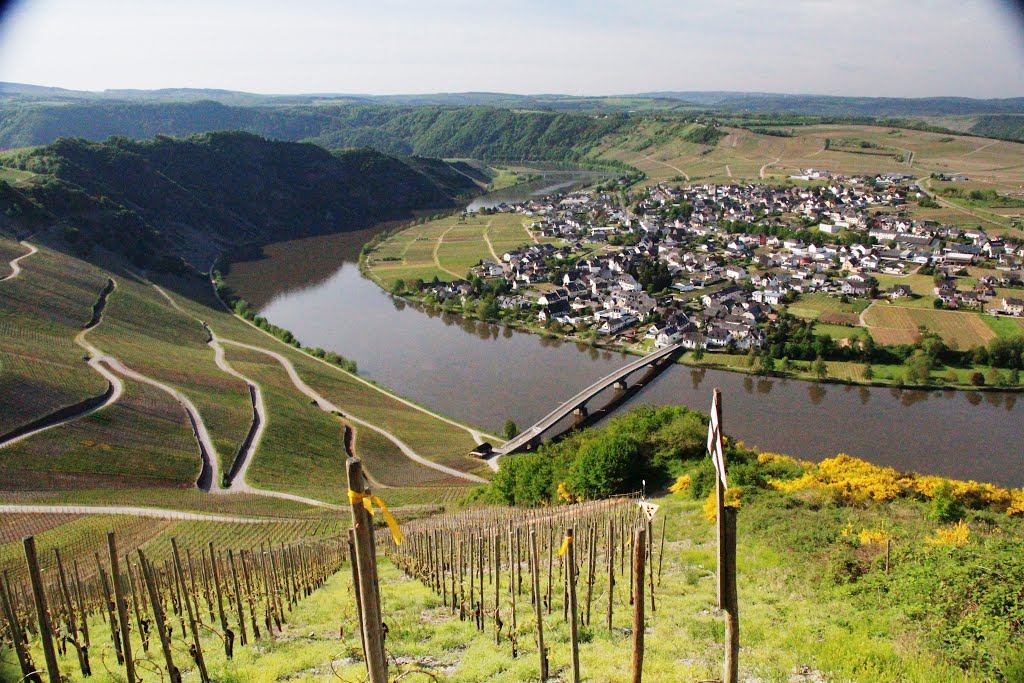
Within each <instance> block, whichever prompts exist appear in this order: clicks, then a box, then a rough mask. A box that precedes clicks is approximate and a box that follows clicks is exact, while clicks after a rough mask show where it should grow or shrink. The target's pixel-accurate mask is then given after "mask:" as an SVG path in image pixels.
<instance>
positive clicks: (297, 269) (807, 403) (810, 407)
mask: <svg viewBox="0 0 1024 683" xmlns="http://www.w3.org/2000/svg"><path fill="white" fill-rule="evenodd" d="M510 199H512V197H511V196H510ZM504 201H508V200H507V199H506V200H504ZM373 234H374V230H372V229H370V230H361V231H357V232H349V233H341V234H337V235H329V236H324V237H313V238H306V239H301V240H294V241H290V242H282V243H278V244H274V245H270V246H268V247H266V248H265V249H264V250H263V257H262V258H258V259H253V260H246V261H239V262H236V263H234V264H232V266H231V268H230V271H229V274H228V281H229V282H230V283H231V285H232V286H233V287H234V288H235V289H236V291H238V292H239V293H240V294H241V295H242V296H243V297H244V298H246V299H247V300H249V301H250V302H252V303H253V304H254V305H256V306H257V308H258V309H259V310H260V312H261V313H262V314H263V315H264V316H266V317H267V318H268V319H269V320H270V321H272V322H273V323H274V324H276V325H280V326H282V327H284V328H287V329H289V330H291V331H292V332H293V333H294V334H295V336H296V337H297V338H298V339H299V340H300V341H301V342H302V344H303V345H306V346H320V347H323V348H325V349H330V350H333V351H336V352H337V353H340V354H342V355H344V356H345V357H347V358H351V359H353V360H355V361H356V362H357V363H358V366H359V372H360V374H361V375H363V376H365V377H368V378H370V379H373V380H375V381H377V382H379V383H380V384H382V385H384V386H386V387H389V388H391V389H394V390H396V391H398V392H399V393H401V394H403V395H405V396H407V397H409V398H411V399H412V400H414V401H417V402H419V403H421V404H423V405H426V406H429V407H430V408H433V409H435V410H437V411H439V412H442V413H445V414H448V415H451V416H452V417H454V418H456V419H459V420H462V421H464V422H467V423H470V424H473V425H477V426H480V427H483V428H485V429H488V430H491V431H495V430H498V429H499V428H500V426H501V424H502V423H503V422H504V420H505V419H506V418H510V419H512V420H514V421H515V422H516V424H517V425H519V426H520V428H525V427H526V426H528V425H530V424H533V422H535V421H537V420H538V419H540V418H541V417H543V416H544V415H545V414H546V413H547V412H548V411H550V410H551V409H552V408H554V407H555V406H556V405H557V404H559V403H561V402H562V401H563V400H565V399H567V398H569V397H570V396H572V395H573V394H575V393H576V392H577V391H578V390H579V389H581V388H582V387H584V386H587V385H588V384H590V383H592V382H593V381H595V380H597V379H598V378H600V377H602V376H604V375H606V374H608V373H609V372H611V371H612V370H614V369H615V368H617V367H620V366H622V365H624V364H625V363H626V362H627V360H628V359H627V358H626V357H624V356H623V355H622V354H619V353H611V352H607V351H603V350H597V349H592V348H589V347H586V346H584V345H578V344H575V343H565V342H559V341H552V340H545V339H542V338H541V337H538V336H536V335H530V334H526V333H522V332H518V331H514V330H511V329H509V328H503V327H500V326H497V325H490V324H486V323H482V322H479V321H473V320H463V319H461V318H458V317H456V316H453V315H448V314H437V313H428V312H425V311H422V310H420V309H419V307H416V306H412V305H409V304H407V303H405V302H404V301H402V300H397V299H393V298H392V297H391V296H389V295H388V294H386V293H385V292H384V291H383V290H381V289H380V288H379V287H377V285H375V284H374V283H373V282H371V281H370V280H368V279H366V278H364V277H363V276H362V275H361V274H360V272H359V268H358V264H357V259H358V254H359V248H360V247H361V246H362V244H363V243H365V242H366V241H367V240H368V239H369V238H370V237H371V236H372V235H373ZM716 387H717V388H720V389H721V390H722V393H723V408H724V410H723V413H724V416H723V421H724V423H725V429H726V431H727V432H728V433H729V434H732V435H734V436H735V437H737V438H739V439H742V440H744V441H745V442H746V443H747V444H749V445H756V446H757V447H758V448H761V449H762V450H771V451H775V452H780V453H788V454H790V455H793V456H797V457H800V458H805V459H809V460H821V459H822V458H826V457H830V456H833V455H835V454H837V453H840V452H842V453H849V454H851V455H856V456H860V457H863V458H865V459H868V460H870V461H872V462H876V463H879V464H884V465H891V466H894V467H897V468H900V469H913V470H917V471H920V472H926V473H930V474H939V475H943V476H949V477H955V478H960V479H977V480H979V481H990V482H994V483H998V484H1002V485H1006V486H1020V485H1021V484H1022V483H1024V401H1019V400H1018V399H1019V398H1024V396H1019V395H1017V394H1014V393H1002V392H985V393H977V392H956V391H943V390H936V391H908V390H898V389H889V388H876V387H857V386H850V385H840V384H818V383H812V382H801V381H795V380H781V379H763V378H756V377H751V376H749V375H741V374H737V373H730V372H723V371H716V370H696V369H693V368H689V367H685V366H681V365H677V366H674V367H672V368H669V369H668V370H666V371H665V372H664V373H662V374H661V375H659V376H658V377H657V378H656V379H654V380H653V381H652V382H651V383H650V385H649V386H647V387H646V388H644V389H643V390H642V391H640V392H639V393H638V394H637V395H636V396H634V397H633V398H631V399H630V400H629V401H627V402H626V403H625V404H624V405H623V406H622V407H620V408H619V409H618V410H620V411H621V410H625V409H628V408H629V407H630V406H631V405H637V404H640V403H651V404H655V405H667V404H678V405H685V406H688V407H690V408H695V409H698V410H703V411H707V410H708V408H709V406H710V403H711V392H712V389H714V388H716ZM600 400H601V397H598V401H600Z"/></svg>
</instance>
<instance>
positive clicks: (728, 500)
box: [704, 486, 742, 522]
mask: <svg viewBox="0 0 1024 683" xmlns="http://www.w3.org/2000/svg"><path fill="white" fill-rule="evenodd" d="M741 493H742V489H741V488H740V487H739V486H733V487H732V488H728V489H726V490H725V507H727V508H734V509H736V510H739V508H740V494H741ZM704 518H705V519H706V520H708V521H709V522H713V521H715V520H716V519H718V499H717V498H716V496H715V492H714V491H713V490H712V491H711V495H709V496H708V497H707V500H705V501H704Z"/></svg>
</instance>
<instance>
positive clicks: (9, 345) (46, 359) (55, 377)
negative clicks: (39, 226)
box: [0, 240, 107, 433]
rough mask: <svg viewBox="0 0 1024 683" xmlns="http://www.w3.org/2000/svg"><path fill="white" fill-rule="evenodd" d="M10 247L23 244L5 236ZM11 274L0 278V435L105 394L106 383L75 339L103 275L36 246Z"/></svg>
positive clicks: (80, 263) (78, 262)
mask: <svg viewBox="0 0 1024 683" xmlns="http://www.w3.org/2000/svg"><path fill="white" fill-rule="evenodd" d="M4 243H5V244H6V245H7V247H9V249H8V251H11V250H13V249H15V248H17V250H18V252H17V253H19V254H20V253H24V249H23V248H21V247H20V246H17V245H15V244H14V243H13V242H11V241H6V240H5V241H4ZM21 265H22V272H21V275H19V276H18V277H17V278H15V279H14V280H9V281H7V282H2V283H0V297H2V298H0V302H2V305H0V404H2V405H3V406H4V409H3V410H2V411H0V433H3V432H6V431H8V430H10V429H13V428H14V427H17V426H19V425H22V424H25V423H27V422H30V421H32V420H35V419H38V418H40V417H43V416H45V415H48V414H50V413H52V412H54V411H55V410H57V409H59V408H62V407H65V406H68V405H72V404H75V403H77V402H79V401H81V400H82V399H85V398H87V397H90V396H97V395H99V394H102V393H103V392H104V391H105V390H106V388H107V382H106V380H105V379H103V378H102V377H101V376H100V375H99V374H98V373H97V372H95V371H94V370H92V369H91V368H90V367H88V366H87V365H86V364H85V362H84V361H83V355H84V353H85V352H84V351H83V350H82V348H81V347H79V346H77V345H76V344H75V343H74V337H75V335H76V334H78V332H79V331H81V329H82V326H83V325H84V324H85V323H86V322H88V320H89V318H90V316H91V315H92V305H93V303H94V302H95V301H96V297H97V295H98V294H99V291H100V289H101V288H102V287H103V285H104V283H105V282H106V277H105V276H104V274H103V273H102V272H101V271H100V270H99V269H98V268H94V267H93V266H90V265H89V264H86V263H84V262H82V261H78V260H76V259H71V258H68V257H66V256H64V255H63V254H60V253H59V252H55V251H51V250H49V249H46V248H40V250H39V253H38V254H36V255H34V256H32V257H30V258H28V259H26V260H24V261H22V263H21Z"/></svg>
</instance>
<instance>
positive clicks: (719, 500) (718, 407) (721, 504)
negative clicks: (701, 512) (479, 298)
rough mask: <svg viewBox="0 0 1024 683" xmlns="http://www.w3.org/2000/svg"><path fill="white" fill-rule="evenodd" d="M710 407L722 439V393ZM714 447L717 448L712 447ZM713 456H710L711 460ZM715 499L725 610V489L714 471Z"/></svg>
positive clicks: (722, 606)
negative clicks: (723, 511) (723, 512)
mask: <svg viewBox="0 0 1024 683" xmlns="http://www.w3.org/2000/svg"><path fill="white" fill-rule="evenodd" d="M712 407H713V410H714V415H712V416H711V419H712V420H715V421H716V422H717V424H718V439H719V441H721V439H722V392H721V391H719V390H718V389H715V392H714V398H713V399H712ZM713 447H716V448H717V446H713ZM714 457H715V456H714V455H713V454H712V458H714ZM715 499H716V505H717V508H716V509H717V510H718V514H716V515H715V521H716V523H717V526H718V608H719V609H725V572H724V567H725V564H726V559H725V545H726V542H727V541H726V535H727V532H726V529H725V515H723V514H722V510H724V509H725V487H724V486H723V485H722V473H721V472H719V471H718V469H717V467H716V469H715Z"/></svg>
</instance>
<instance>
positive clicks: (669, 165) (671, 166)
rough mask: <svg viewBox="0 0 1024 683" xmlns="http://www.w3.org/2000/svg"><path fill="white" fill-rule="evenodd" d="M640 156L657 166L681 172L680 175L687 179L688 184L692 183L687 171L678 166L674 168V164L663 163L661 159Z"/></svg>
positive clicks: (644, 155)
mask: <svg viewBox="0 0 1024 683" xmlns="http://www.w3.org/2000/svg"><path fill="white" fill-rule="evenodd" d="M640 156H642V157H643V158H644V159H647V160H648V161H653V162H654V163H656V164H661V165H662V166H667V167H669V168H671V169H672V170H674V171H679V173H680V175H682V176H683V177H684V178H686V182H690V176H689V174H687V173H686V171H684V170H683V169H681V168H679V167H678V166H673V165H672V164H670V163H668V162H667V161H662V160H661V159H655V158H654V157H651V156H647V155H646V154H641V155H640Z"/></svg>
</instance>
